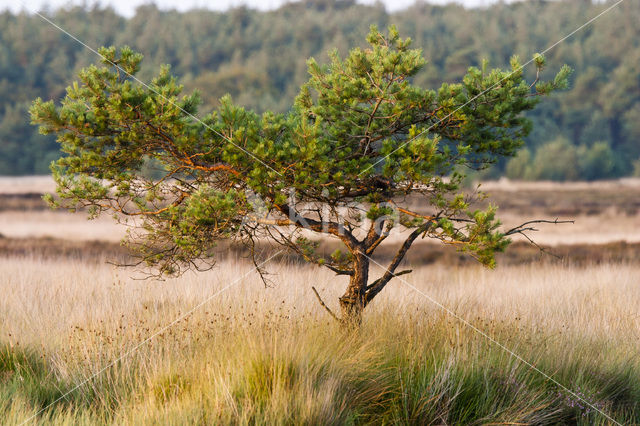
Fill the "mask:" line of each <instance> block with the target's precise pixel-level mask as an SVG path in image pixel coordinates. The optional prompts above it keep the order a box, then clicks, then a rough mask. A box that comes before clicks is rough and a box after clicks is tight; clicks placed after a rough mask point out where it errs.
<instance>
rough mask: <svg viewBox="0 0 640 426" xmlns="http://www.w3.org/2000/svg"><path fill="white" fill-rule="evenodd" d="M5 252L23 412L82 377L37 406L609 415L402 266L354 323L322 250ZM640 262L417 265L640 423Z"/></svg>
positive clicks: (192, 411) (293, 416)
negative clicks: (303, 259)
mask: <svg viewBox="0 0 640 426" xmlns="http://www.w3.org/2000/svg"><path fill="white" fill-rule="evenodd" d="M0 268H2V270H3V275H2V279H1V280H0V292H2V294H3V298H2V299H0V324H2V327H1V329H0V330H1V331H0V342H2V343H1V345H2V346H1V349H0V418H3V419H4V420H3V423H9V424H20V423H21V422H23V421H25V420H27V419H30V417H31V416H33V415H35V414H36V413H37V412H38V411H39V409H41V408H43V407H46V406H47V405H48V404H49V403H51V402H53V401H55V400H56V399H57V398H59V397H60V396H62V395H63V394H65V393H66V392H67V391H71V393H70V394H69V395H68V396H66V397H65V398H64V399H63V400H61V401H59V402H57V403H56V404H54V405H53V406H51V407H50V408H47V409H45V410H44V411H43V412H41V413H39V414H38V415H37V417H36V419H39V420H40V421H44V422H46V423H53V424H71V423H73V424H96V423H116V424H155V423H158V422H159V423H164V424H167V423H172V424H191V423H206V424H215V423H220V422H222V423H240V424H253V423H264V424H301V423H306V424H328V423H380V422H385V421H386V422H388V423H400V424H407V423H408V424H470V423H476V424H479V423H482V424H488V423H493V424H497V423H500V424H506V423H504V422H514V423H520V424H552V423H568V424H610V421H608V420H607V419H606V417H604V416H603V415H602V414H600V413H598V412H597V411H596V409H594V408H593V407H590V406H589V405H587V404H586V403H585V402H584V401H582V400H581V399H579V398H578V397H576V396H574V395H571V394H568V393H566V392H565V391H563V390H562V389H561V388H559V387H558V386H556V385H555V384H553V383H552V382H550V381H549V380H546V379H545V378H544V377H543V376H542V375H540V374H539V373H537V372H535V371H532V370H531V369H530V368H528V367H527V366H526V365H523V364H522V363H520V362H519V361H518V360H517V359H515V358H513V357H512V356H510V355H509V354H508V353H507V352H505V351H504V350H503V349H501V348H500V347H498V346H496V345H495V344H492V343H491V342H489V341H488V340H487V339H486V338H484V337H482V336H481V335H479V334H478V333H475V332H474V331H473V330H471V329H469V328H468V327H466V326H465V325H464V324H463V323H461V322H460V321H458V320H457V319H456V318H454V317H452V316H450V315H447V314H446V313H444V312H443V311H441V310H440V309H439V308H438V307H437V306H435V305H434V304H432V303H431V302H430V301H429V300H428V298H427V297H424V296H423V295H421V294H419V293H416V292H415V291H414V290H412V289H411V288H410V287H408V286H407V285H405V284H403V283H402V282H400V281H398V282H395V283H393V285H391V286H390V288H389V289H388V291H386V290H385V294H383V295H382V296H381V297H380V299H377V300H376V302H375V304H374V306H373V307H372V309H371V310H370V311H369V312H367V314H366V317H365V326H364V328H363V329H362V330H361V331H360V333H358V334H354V335H341V333H344V332H343V331H340V329H339V328H338V327H337V326H336V325H335V324H334V323H333V320H331V319H330V317H329V316H328V315H327V314H326V313H325V312H324V311H323V310H322V308H321V307H320V306H319V305H318V303H317V302H316V301H315V299H314V296H313V293H312V292H311V289H310V286H311V285H315V286H316V287H317V288H318V290H319V291H320V293H321V294H322V295H323V297H324V298H325V300H327V301H328V303H329V304H330V305H331V306H333V307H335V303H334V302H335V300H336V297H337V296H338V294H339V293H340V292H341V290H342V284H343V283H342V282H341V281H340V280H336V279H335V278H334V276H333V275H332V274H330V273H327V272H325V271H322V270H319V269H317V268H312V267H299V266H295V265H291V264H287V263H278V262H276V263H275V264H272V265H270V267H269V269H270V270H272V271H273V272H274V273H277V275H274V277H273V278H274V280H275V281H276V282H277V284H275V285H274V286H273V287H272V288H266V289H265V288H264V287H263V284H262V283H261V281H260V280H259V278H258V277H257V276H256V275H255V274H254V273H252V272H251V267H250V266H249V265H246V264H245V263H243V262H238V261H225V262H223V263H222V264H221V265H220V266H219V268H217V269H216V270H214V271H211V272H208V273H203V274H199V275H195V274H193V275H192V274H189V275H186V276H183V277H182V278H179V279H172V280H169V281H166V282H156V281H137V280H132V279H130V278H128V274H126V273H123V272H121V271H120V272H119V271H117V270H114V269H112V268H111V267H109V266H107V265H100V264H93V265H91V264H86V263H82V262H78V261H72V260H67V261H56V262H52V261H42V260H38V259H28V258H25V259H21V260H17V259H11V260H0ZM638 276H640V267H639V266H638V265H637V264H633V265H631V264H627V265H616V266H611V265H606V264H603V265H597V266H589V267H584V268H575V267H563V266H547V267H545V268H538V267H536V266H535V265H529V266H514V267H504V268H501V269H499V270H496V271H489V270H485V269H481V268H479V267H465V268H458V269H454V270H451V269H448V268H444V267H441V266H433V267H429V268H419V269H418V270H417V271H416V272H415V273H414V274H413V275H410V276H408V277H409V278H408V279H407V281H408V282H410V283H411V284H412V285H415V286H416V288H418V289H419V290H420V291H421V292H424V294H426V295H428V296H429V297H431V298H433V299H435V300H437V301H438V302H440V303H442V304H443V305H445V306H447V307H448V308H450V309H451V310H453V311H454V312H455V313H456V315H459V316H460V317H462V318H465V319H466V320H468V321H469V322H470V323H472V324H473V325H474V326H476V327H478V328H479V329H481V330H483V331H484V332H486V333H487V334H488V335H489V336H491V337H492V338H494V339H496V340H497V341H499V342H500V343H502V344H504V345H505V346H507V347H509V348H512V349H513V350H514V351H515V352H516V353H518V354H519V355H520V356H522V357H523V358H524V359H526V360H528V361H530V362H532V363H534V364H535V365H536V366H537V367H538V368H540V369H541V370H542V371H544V372H546V373H548V374H550V375H552V376H553V378H554V379H555V380H558V381H559V382H560V383H562V384H563V385H565V386H567V387H568V388H569V389H572V390H573V391H574V392H576V393H578V394H579V395H580V398H584V399H585V400H586V401H587V402H588V403H589V404H592V405H593V406H594V407H595V408H597V409H598V410H602V411H603V412H605V413H606V414H607V415H610V416H613V417H614V418H615V419H616V420H618V421H620V422H622V423H625V424H631V423H637V422H640V360H639V359H638V356H637V354H638V341H639V339H640V308H639V306H640V292H639V291H638V281H637V277H638ZM558 283H562V285H558ZM228 285H231V286H232V287H231V288H229V289H228V290H226V291H224V292H222V293H220V294H218V295H217V296H214V297H212V298H211V300H210V301H208V302H206V303H205V304H204V305H203V306H201V307H200V308H198V309H196V310H195V311H194V312H193V314H192V315H190V316H188V317H186V318H184V319H183V320H182V321H179V322H178V323H177V324H175V325H174V326H173V327H171V328H169V329H166V330H163V328H162V327H163V326H164V325H166V324H168V323H170V322H171V321H172V320H173V319H175V318H178V317H179V316H180V315H181V314H184V313H186V312H189V311H190V310H191V309H192V308H193V307H195V306H198V304H200V303H202V302H204V301H206V300H207V299H208V298H209V297H211V296H212V295H216V294H217V292H218V291H219V290H221V289H223V288H224V287H225V286H228ZM157 331H162V332H160V333H159V334H158V335H155V334H156V332H157ZM149 336H155V337H154V338H153V339H151V340H150V341H149V342H147V343H146V344H143V345H142V346H140V347H137V345H138V343H139V342H143V341H144V339H146V338H147V337H149ZM130 350H132V352H131V353H130V354H129V352H128V351H130ZM125 354H129V355H127V356H125V357H124V358H122V360H120V361H119V362H117V363H116V364H115V365H113V366H112V367H111V368H107V369H106V370H105V371H104V372H103V373H102V374H99V375H98V376H97V377H96V378H95V379H93V380H90V381H89V382H88V383H86V384H84V385H83V386H81V387H80V388H78V389H76V390H73V389H74V384H76V383H82V381H83V380H85V378H88V377H89V376H90V375H91V374H92V373H93V372H98V371H100V369H101V368H103V367H105V366H108V365H109V363H110V362H111V361H112V360H115V359H118V358H119V357H121V356H122V355H125ZM511 424H513V423H511Z"/></svg>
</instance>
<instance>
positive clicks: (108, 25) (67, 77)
mask: <svg viewBox="0 0 640 426" xmlns="http://www.w3.org/2000/svg"><path fill="white" fill-rule="evenodd" d="M611 4H612V3H611V2H595V3H592V2H590V1H586V0H564V1H557V2H556V1H554V2H545V1H537V0H529V1H525V2H516V3H513V4H495V5H493V6H491V7H487V8H476V9H465V8H463V7H461V6H459V5H447V6H435V5H430V4H426V3H418V4H416V5H414V6H412V7H410V8H408V9H406V10H403V11H399V12H395V13H388V12H387V11H385V9H384V7H383V6H382V5H360V4H356V3H355V1H353V0H341V1H335V0H307V1H303V2H296V3H290V4H287V5H284V6H282V7H280V8H279V9H277V10H273V11H268V12H260V11H256V10H252V9H248V8H245V7H240V8H235V9H232V10H229V11H227V12H213V11H205V10H193V11H189V12H185V13H179V12H176V11H163V10H160V9H158V8H157V7H155V6H142V7H140V8H138V9H137V12H136V14H135V16H133V17H132V18H130V19H127V18H124V17H121V16H119V15H118V14H117V13H116V12H115V11H114V10H112V9H109V8H101V7H92V8H81V7H75V8H70V9H69V8H67V9H60V10H55V11H47V12H45V14H46V15H47V16H48V17H49V18H50V19H51V20H52V21H53V22H56V23H57V24H58V25H60V27H62V28H64V29H65V30H67V31H69V32H70V33H71V34H73V35H75V36H76V37H77V38H78V39H80V40H82V41H83V42H85V43H86V44H87V45H89V46H92V47H98V46H104V45H115V46H123V45H129V46H131V47H132V48H133V49H135V50H136V51H139V52H142V53H143V54H144V56H145V60H144V62H143V64H142V69H141V70H140V72H139V77H140V78H141V80H143V81H147V82H148V81H150V80H151V78H152V76H153V74H154V72H155V71H156V70H157V69H158V67H159V66H160V65H161V64H170V65H171V68H172V73H174V74H175V75H177V76H179V77H180V80H181V81H182V82H183V83H184V85H185V91H186V92H190V91H192V90H194V89H197V90H198V91H199V93H200V96H201V98H202V101H203V107H202V108H201V109H200V111H202V112H203V113H207V112H208V110H209V109H211V108H215V107H218V106H219V99H220V98H221V97H222V96H223V95H225V94H227V93H229V94H230V95H231V96H232V97H233V99H234V103H236V104H238V105H242V106H245V107H247V108H250V109H253V110H255V111H257V112H261V111H266V110H271V111H276V112H285V111H288V110H290V108H291V107H292V105H291V99H293V98H294V97H295V94H296V93H297V90H298V88H299V87H300V85H301V84H302V83H303V82H304V81H306V80H307V79H308V74H307V64H306V61H305V59H304V58H307V57H315V58H317V59H318V60H319V61H322V62H326V61H327V60H328V53H329V51H330V49H333V48H335V49H337V51H338V53H340V54H341V55H344V54H346V53H347V52H348V51H349V49H350V48H353V47H356V46H363V45H364V43H363V40H364V39H365V36H366V34H367V32H368V29H369V26H370V25H371V24H375V25H377V26H378V27H380V28H384V27H387V26H388V25H391V24H394V25H396V26H397V27H398V29H399V30H400V31H401V32H402V34H404V35H407V36H409V37H411V38H412V39H413V40H414V41H415V45H416V46H420V47H422V55H423V56H424V57H425V58H426V59H427V61H428V62H427V64H426V65H425V66H424V67H423V68H422V70H421V71H420V72H419V73H418V74H416V75H415V76H414V77H413V82H414V83H415V84H416V85H419V86H422V87H425V88H429V89H435V88H437V87H439V85H440V83H441V82H442V81H449V82H459V81H460V80H461V78H462V77H463V76H464V75H465V73H466V72H467V70H468V68H469V67H470V66H478V67H481V66H482V62H483V60H488V61H489V63H490V66H491V67H507V66H508V65H509V61H510V59H511V57H512V56H513V55H518V56H519V57H520V58H521V59H522V61H523V62H524V61H525V60H526V59H528V58H530V57H531V55H532V54H533V53H535V52H539V51H542V50H544V49H545V48H547V47H548V46H550V45H552V44H554V43H555V42H557V41H558V40H560V39H561V38H562V37H564V36H565V35H567V34H569V33H570V32H571V31H573V30H574V29H576V28H577V27H579V26H580V25H582V24H584V23H585V22H586V21H588V20H589V19H590V18H592V17H593V16H596V15H597V14H598V13H600V12H601V11H603V10H604V9H605V8H607V7H608V6H610V5H611ZM639 21H640V6H639V5H638V4H637V3H636V2H624V3H622V4H620V5H619V6H617V7H616V8H614V9H613V10H611V11H610V12H608V13H607V14H605V15H603V16H602V17H601V18H599V19H598V20H597V21H595V22H594V23H593V24H592V25H590V26H588V27H586V28H585V29H584V30H582V31H579V32H577V33H576V34H575V35H573V36H572V37H570V38H568V39H567V40H566V41H564V42H562V43H560V44H558V45H557V46H556V47H555V48H553V49H552V50H550V51H549V52H548V53H547V54H546V57H547V64H548V65H547V67H548V69H547V70H546V71H543V73H542V74H543V75H542V77H548V76H551V75H553V73H554V72H556V71H557V69H558V68H559V67H560V66H561V65H562V64H565V63H566V64H568V65H569V66H571V67H572V68H573V69H574V70H575V73H574V75H573V76H572V78H571V81H570V88H569V90H568V92H567V93H562V95H561V96H557V95H554V96H551V97H550V98H549V99H548V100H547V101H546V102H544V103H542V104H541V105H540V106H539V107H538V108H536V109H535V110H534V111H531V112H529V113H528V116H529V118H531V119H532V120H533V122H534V127H533V128H534V130H533V132H531V134H530V135H529V136H528V137H527V139H526V147H525V148H524V149H523V150H522V151H521V152H520V153H519V155H518V156H516V157H515V158H512V159H509V160H505V161H503V162H500V163H498V164H497V165H496V166H495V167H493V168H492V169H490V170H486V171H483V172H481V173H482V174H483V175H484V177H497V176H500V175H506V176H508V177H511V178H520V179H532V180H535V179H554V180H573V179H589V180H594V179H606V178H614V177H619V176H628V175H631V174H634V173H636V174H637V173H639V172H640V144H639V143H638V141H639V140H640V69H639V68H640V45H639V44H638V43H637V40H639V39H640V27H638V25H637V22H639ZM0 28H2V31H1V32H0V174H3V175H21V174H34V173H48V172H49V164H50V162H51V161H52V160H54V159H56V158H58V157H59V156H60V154H59V146H58V144H57V143H56V142H55V140H54V138H53V137H52V136H48V137H47V136H42V135H39V134H38V133H37V129H36V128H35V127H34V126H31V125H30V124H29V116H28V113H27V110H28V106H29V105H30V103H31V101H32V100H33V99H34V98H36V97H38V96H39V97H42V98H45V99H51V98H53V99H60V98H62V97H63V96H64V95H65V90H66V87H67V86H68V85H69V84H70V82H71V81H72V80H73V77H74V76H75V75H76V74H77V72H78V71H79V70H80V69H81V68H82V67H85V66H87V65H88V64H90V63H93V62H95V61H96V56H95V54H94V53H92V52H91V51H89V50H88V49H86V48H85V47H83V46H82V45H80V44H79V43H78V42H76V41H74V40H72V39H71V38H69V37H68V36H67V35H65V34H64V33H62V32H60V31H59V30H58V29H56V28H54V27H53V26H51V25H50V24H48V23H46V22H44V21H43V20H42V19H41V18H40V17H38V16H35V15H30V14H25V13H21V14H13V13H11V12H4V13H2V14H0ZM535 73H536V67H535V66H534V65H533V64H531V65H530V66H528V67H527V68H525V75H526V77H527V78H529V79H533V78H535Z"/></svg>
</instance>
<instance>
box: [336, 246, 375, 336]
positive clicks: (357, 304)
mask: <svg viewBox="0 0 640 426" xmlns="http://www.w3.org/2000/svg"><path fill="white" fill-rule="evenodd" d="M353 256H354V260H353V275H351V278H350V279H349V286H348V287H347V291H346V292H345V293H344V294H343V295H342V297H340V309H341V311H342V322H343V324H344V325H346V326H353V327H358V326H359V325H360V323H361V322H362V311H363V310H364V306H365V295H366V290H367V282H368V281H369V259H368V258H367V256H365V255H364V253H362V252H361V251H356V252H354V253H353Z"/></svg>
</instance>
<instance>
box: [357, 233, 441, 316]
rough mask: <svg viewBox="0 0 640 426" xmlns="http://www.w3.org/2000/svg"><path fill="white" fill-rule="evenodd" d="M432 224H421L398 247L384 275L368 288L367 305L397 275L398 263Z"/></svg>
mask: <svg viewBox="0 0 640 426" xmlns="http://www.w3.org/2000/svg"><path fill="white" fill-rule="evenodd" d="M432 224H433V222H427V223H425V224H424V225H422V226H419V227H418V228H416V229H415V230H414V231H413V232H412V233H411V234H410V235H409V236H408V237H407V239H406V240H405V241H404V243H402V246H400V248H399V249H398V252H397V253H396V255H395V257H394V258H393V260H392V261H391V263H390V264H389V267H388V268H387V270H386V272H385V273H384V275H382V277H380V278H378V279H377V280H376V281H375V282H374V283H373V284H372V285H371V286H370V287H368V288H367V291H366V295H365V306H366V305H367V304H368V303H369V302H371V301H372V300H373V298H374V297H376V295H377V294H378V293H380V292H381V291H382V289H383V288H384V287H385V286H386V285H387V283H388V282H389V281H391V278H393V277H394V276H396V274H394V272H395V270H396V268H397V267H398V265H400V262H401V261H402V259H404V256H405V255H406V254H407V251H409V248H410V247H411V244H413V242H414V241H415V240H416V238H418V237H419V236H420V234H422V233H423V232H425V231H427V230H428V229H429V228H430V227H431V226H432ZM403 273H407V272H403Z"/></svg>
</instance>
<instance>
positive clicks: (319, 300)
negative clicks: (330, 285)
mask: <svg viewBox="0 0 640 426" xmlns="http://www.w3.org/2000/svg"><path fill="white" fill-rule="evenodd" d="M311 289H312V290H313V292H314V293H315V295H316V297H317V298H318V302H320V305H321V306H322V307H323V308H325V309H326V310H327V312H329V315H331V316H332V317H333V319H334V320H336V321H338V322H341V321H340V318H338V317H337V316H336V314H334V313H333V312H332V311H331V309H329V307H328V306H327V305H326V304H325V303H324V302H323V301H322V298H321V297H320V294H318V290H316V288H315V287H313V286H311Z"/></svg>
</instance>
